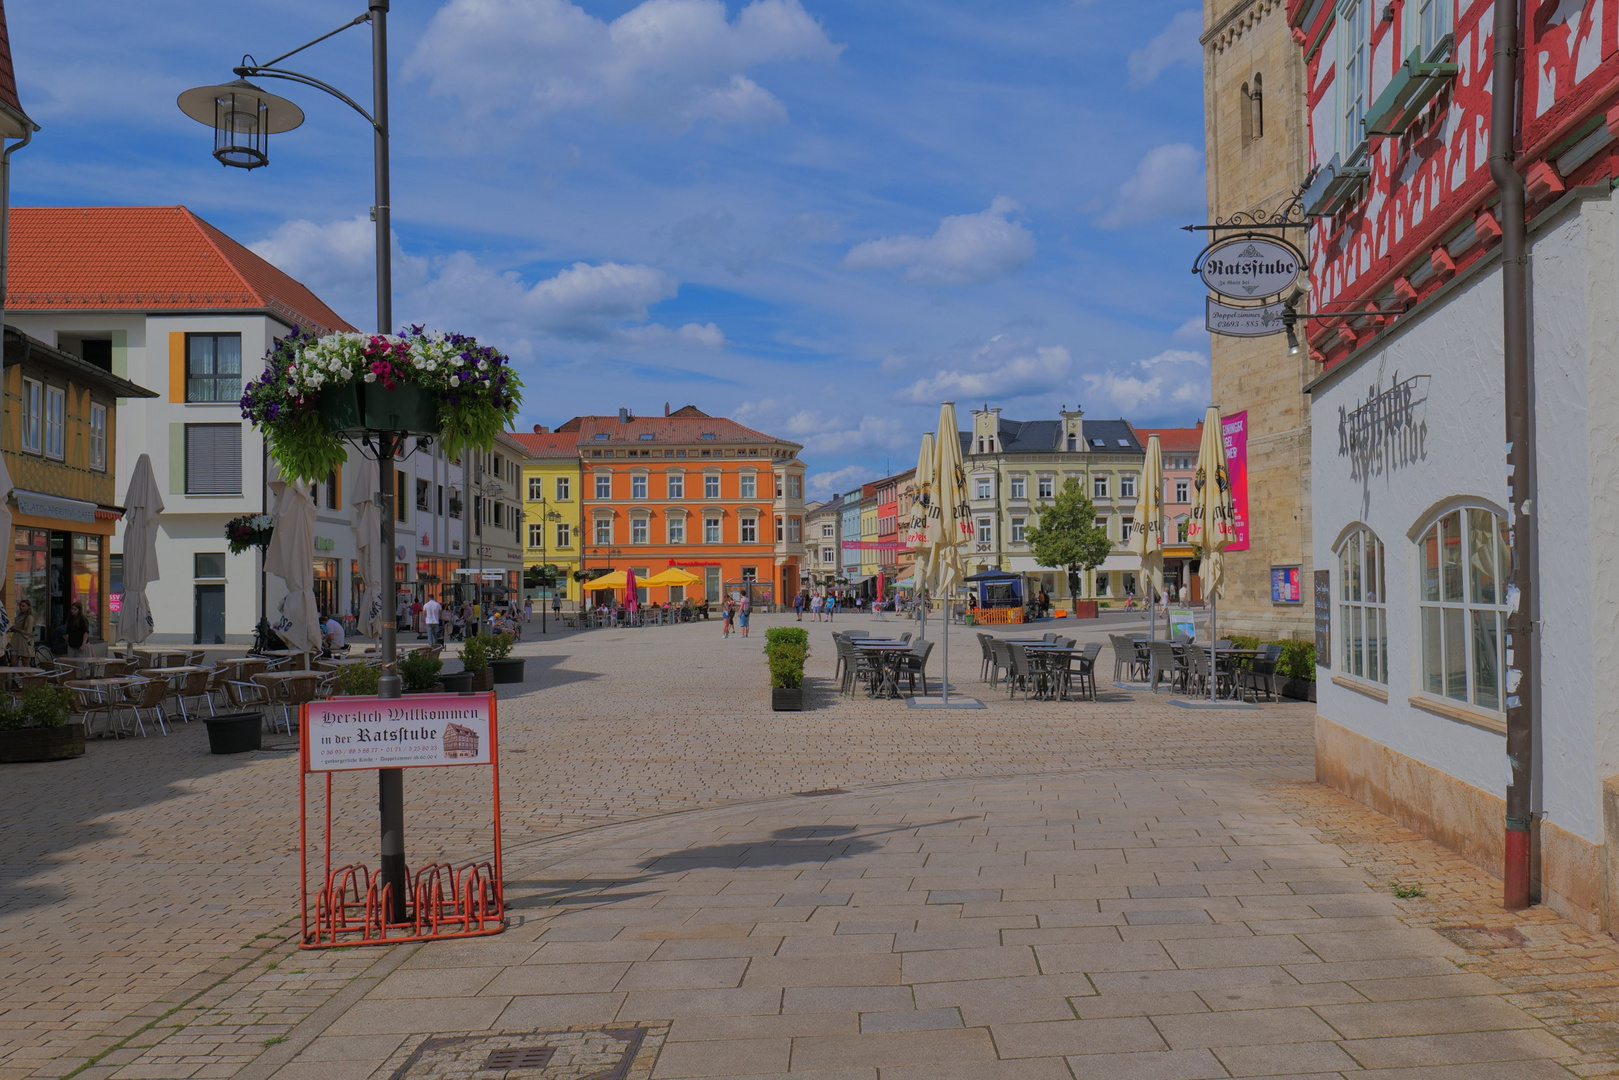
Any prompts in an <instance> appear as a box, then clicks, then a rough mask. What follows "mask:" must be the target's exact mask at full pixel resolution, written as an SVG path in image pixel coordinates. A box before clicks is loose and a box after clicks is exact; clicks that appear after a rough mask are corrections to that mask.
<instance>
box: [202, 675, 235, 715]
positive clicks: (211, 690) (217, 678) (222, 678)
mask: <svg viewBox="0 0 1619 1080" xmlns="http://www.w3.org/2000/svg"><path fill="white" fill-rule="evenodd" d="M231 674H232V672H231V669H230V667H229V666H227V665H225V664H221V665H219V666H218V667H216V668H214V669H213V670H212V671H209V672H207V674H206V677H207V680H208V682H207V692H206V695H205V696H206V697H207V699H208V715H209V716H218V715H219V712H218V710H217V709H215V708H214V705H215V702H216V699H220V698H224V699H225V700H227V701H228V700H229V698H227V697H226V696H225V684H226V683H227V682H229V681H230V677H231Z"/></svg>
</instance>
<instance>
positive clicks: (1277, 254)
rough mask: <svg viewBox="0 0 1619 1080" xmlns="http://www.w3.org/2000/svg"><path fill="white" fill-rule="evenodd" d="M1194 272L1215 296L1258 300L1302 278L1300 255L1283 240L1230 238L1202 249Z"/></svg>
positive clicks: (1282, 289)
mask: <svg viewBox="0 0 1619 1080" xmlns="http://www.w3.org/2000/svg"><path fill="white" fill-rule="evenodd" d="M1194 271H1195V272H1196V273H1197V275H1198V276H1199V277H1201V278H1202V279H1203V284H1205V285H1207V286H1208V287H1209V291H1210V292H1212V293H1214V294H1215V295H1217V296H1223V297H1225V298H1226V299H1228V300H1259V299H1262V298H1264V297H1267V296H1276V295H1278V294H1280V293H1284V292H1286V291H1287V290H1288V289H1291V288H1292V287H1293V286H1294V285H1296V284H1298V281H1299V278H1301V277H1303V276H1304V256H1303V255H1301V254H1299V250H1298V249H1297V248H1295V247H1294V246H1293V245H1292V244H1289V243H1287V242H1286V241H1285V240H1274V239H1270V238H1267V237H1263V236H1234V237H1232V238H1231V239H1229V240H1217V241H1215V242H1214V243H1212V244H1210V245H1209V246H1208V247H1206V248H1204V249H1203V254H1202V255H1200V256H1198V260H1197V263H1196V265H1195V266H1194Z"/></svg>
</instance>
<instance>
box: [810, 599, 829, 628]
mask: <svg viewBox="0 0 1619 1080" xmlns="http://www.w3.org/2000/svg"><path fill="white" fill-rule="evenodd" d="M825 610H826V597H824V596H816V597H815V598H814V599H812V600H810V621H811V622H820V621H821V613H822V612H824V611H825Z"/></svg>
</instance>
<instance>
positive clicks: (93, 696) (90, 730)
mask: <svg viewBox="0 0 1619 1080" xmlns="http://www.w3.org/2000/svg"><path fill="white" fill-rule="evenodd" d="M67 689H68V693H70V694H71V695H72V696H73V703H72V705H71V706H70V709H71V711H72V712H73V713H75V714H76V715H79V716H83V717H84V733H85V734H86V735H93V734H94V733H95V726H94V723H93V718H94V717H95V715H96V714H97V713H100V714H101V722H102V729H101V737H102V738H104V739H110V738H113V737H114V736H117V737H122V736H123V734H124V732H123V731H122V730H121V729H120V730H114V727H113V724H114V717H113V708H114V704H113V700H112V698H111V697H109V696H108V695H107V693H106V692H105V691H103V690H102V689H100V688H99V687H94V686H73V685H71V684H70V685H69V686H68V688H67Z"/></svg>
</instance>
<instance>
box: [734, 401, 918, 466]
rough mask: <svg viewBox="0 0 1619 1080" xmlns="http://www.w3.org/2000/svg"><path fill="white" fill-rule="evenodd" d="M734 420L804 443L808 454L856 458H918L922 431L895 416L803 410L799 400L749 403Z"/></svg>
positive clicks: (743, 406) (738, 409)
mask: <svg viewBox="0 0 1619 1080" xmlns="http://www.w3.org/2000/svg"><path fill="white" fill-rule="evenodd" d="M731 416H732V417H733V418H734V419H736V420H738V421H739V422H741V423H744V424H747V425H748V426H749V427H754V428H758V429H759V430H760V431H768V432H770V433H771V434H774V435H780V436H784V437H786V438H789V439H791V440H793V441H794V442H797V443H802V444H803V446H804V452H805V453H806V454H819V455H823V456H829V457H854V456H859V455H861V454H872V453H889V452H893V451H898V450H906V449H908V450H910V452H911V453H912V454H913V455H914V454H915V453H916V448H917V445H918V440H920V439H921V431H920V429H915V430H913V429H912V426H911V425H910V424H909V423H908V422H907V421H906V420H905V419H902V418H901V417H898V416H894V415H892V414H884V415H873V414H867V415H865V416H859V417H856V416H852V415H849V414H846V413H841V412H833V413H823V412H818V411H816V410H814V409H805V408H802V407H800V405H799V403H798V402H797V401H795V400H791V399H785V398H763V399H760V400H757V401H747V402H743V403H742V404H740V405H738V406H737V407H736V408H735V409H733V410H732V411H731Z"/></svg>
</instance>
